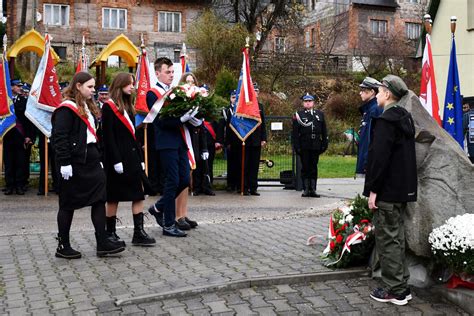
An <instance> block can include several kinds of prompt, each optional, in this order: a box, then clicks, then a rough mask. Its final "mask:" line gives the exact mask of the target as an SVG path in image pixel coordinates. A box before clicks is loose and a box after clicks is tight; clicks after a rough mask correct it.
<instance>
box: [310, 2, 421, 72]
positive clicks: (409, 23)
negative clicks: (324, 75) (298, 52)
mask: <svg viewBox="0 0 474 316" xmlns="http://www.w3.org/2000/svg"><path fill="white" fill-rule="evenodd" d="M303 2H304V5H305V7H306V16H305V19H304V22H303V24H304V29H305V31H304V38H305V39H304V40H305V46H306V48H307V49H308V50H309V51H311V52H314V53H316V54H326V55H339V57H337V58H344V56H345V57H346V60H345V62H346V64H347V68H348V70H362V69H363V66H364V65H362V64H364V63H371V62H373V61H374V60H375V59H376V58H375V57H376V55H383V54H388V53H390V51H391V52H393V53H394V55H395V56H402V55H405V56H414V55H415V51H416V46H417V43H418V40H419V38H420V36H421V33H422V18H423V15H424V13H425V12H426V11H425V10H426V7H427V0H324V1H320V0H303ZM402 48H403V49H402ZM395 51H397V52H396V53H395Z"/></svg>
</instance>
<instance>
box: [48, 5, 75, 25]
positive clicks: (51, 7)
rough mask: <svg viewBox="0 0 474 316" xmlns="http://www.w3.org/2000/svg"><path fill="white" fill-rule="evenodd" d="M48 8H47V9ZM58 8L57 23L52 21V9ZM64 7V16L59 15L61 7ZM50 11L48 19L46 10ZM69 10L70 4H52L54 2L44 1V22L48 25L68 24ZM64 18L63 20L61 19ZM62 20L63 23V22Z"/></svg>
mask: <svg viewBox="0 0 474 316" xmlns="http://www.w3.org/2000/svg"><path fill="white" fill-rule="evenodd" d="M47 8H49V10H48V9H47ZM55 8H58V9H59V12H58V13H59V20H58V22H57V23H53V22H54V18H55V16H54V11H55V10H54V9H55ZM63 8H65V9H66V14H65V17H62V16H61V12H62V9H63ZM47 11H49V12H50V16H49V20H48V16H47V15H46V12H47ZM69 12H70V6H69V5H67V4H54V3H45V4H43V15H44V24H47V25H50V26H69ZM63 18H64V20H65V21H62V19H63ZM63 22H64V24H63Z"/></svg>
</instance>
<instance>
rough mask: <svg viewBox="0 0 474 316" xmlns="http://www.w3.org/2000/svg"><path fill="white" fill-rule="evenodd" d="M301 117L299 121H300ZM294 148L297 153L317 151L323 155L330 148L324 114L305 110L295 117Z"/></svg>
mask: <svg viewBox="0 0 474 316" xmlns="http://www.w3.org/2000/svg"><path fill="white" fill-rule="evenodd" d="M298 117H299V119H298ZM292 141H293V147H294V148H295V151H297V152H298V151H300V150H304V149H308V150H316V151H319V153H321V154H322V153H323V152H325V151H326V149H327V148H328V133H327V128H326V119H325V118H324V114H323V112H321V111H319V110H316V109H313V114H311V111H310V110H307V109H303V110H300V111H298V112H296V114H295V116H294V117H293V133H292Z"/></svg>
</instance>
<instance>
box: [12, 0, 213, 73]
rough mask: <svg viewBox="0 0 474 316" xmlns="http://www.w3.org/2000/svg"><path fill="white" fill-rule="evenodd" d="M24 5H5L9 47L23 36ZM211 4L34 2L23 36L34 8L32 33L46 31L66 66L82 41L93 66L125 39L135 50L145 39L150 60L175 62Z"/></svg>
mask: <svg viewBox="0 0 474 316" xmlns="http://www.w3.org/2000/svg"><path fill="white" fill-rule="evenodd" d="M22 2H23V1H22V0H11V1H7V5H6V10H5V11H6V12H4V14H5V13H6V15H7V16H8V24H7V25H8V30H7V32H8V33H7V35H8V37H9V42H10V44H11V43H12V42H14V41H15V40H16V39H18V37H19V36H20V21H21V12H22ZM34 2H35V4H33V3H34ZM207 4H208V1H205V0H194V1H192V0H188V1H185V0H162V1H157V0H102V1H99V0H69V1H67V0H35V1H28V7H27V11H26V27H25V30H29V29H31V28H32V27H33V22H34V19H33V18H32V17H33V11H34V10H33V9H32V6H33V5H36V12H37V14H36V17H37V18H36V20H37V22H36V25H35V26H34V27H35V29H36V30H38V31H39V32H40V33H41V34H44V32H45V29H46V26H47V30H48V32H49V34H51V35H52V37H53V41H52V46H53V48H54V49H55V51H56V52H57V53H58V55H59V56H60V57H61V60H63V61H64V60H69V61H73V62H76V60H77V59H78V55H79V52H80V49H81V42H82V36H83V35H85V38H86V47H87V52H88V54H89V56H90V58H91V60H93V59H94V58H95V57H96V56H97V55H98V54H99V53H100V51H101V50H102V49H103V48H104V47H105V46H106V45H107V44H109V43H110V42H111V41H112V40H113V39H114V38H116V37H117V36H119V35H120V34H122V33H123V34H125V35H126V36H127V38H128V39H130V41H131V42H133V43H134V44H135V45H136V46H137V47H139V46H140V36H141V34H143V37H144V39H145V43H146V46H147V50H148V54H149V58H150V60H153V59H155V58H156V57H157V56H168V57H170V58H171V59H172V60H174V61H176V62H177V61H178V60H179V52H180V49H181V44H182V43H183V42H184V41H185V37H186V29H187V27H188V25H189V24H190V23H191V22H192V21H193V20H195V19H196V18H197V16H198V15H199V13H200V12H201V11H202V10H203V8H204V7H205V6H206V5H207ZM188 53H189V54H190V55H191V56H190V63H191V66H192V63H193V61H194V60H195V58H194V59H193V58H192V57H193V52H192V50H191V51H188Z"/></svg>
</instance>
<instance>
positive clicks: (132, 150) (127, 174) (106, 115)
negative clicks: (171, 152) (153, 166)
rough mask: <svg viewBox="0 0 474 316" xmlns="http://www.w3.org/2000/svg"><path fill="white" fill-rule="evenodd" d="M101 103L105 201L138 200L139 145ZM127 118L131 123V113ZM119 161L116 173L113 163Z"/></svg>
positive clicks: (108, 106) (141, 192)
mask: <svg viewBox="0 0 474 316" xmlns="http://www.w3.org/2000/svg"><path fill="white" fill-rule="evenodd" d="M111 106H114V105H111V104H104V106H103V107H102V135H103V143H104V167H105V172H106V175H107V201H111V202H118V201H138V200H143V199H144V198H145V196H144V193H143V185H142V173H143V169H142V166H141V163H142V162H143V155H142V152H141V148H140V145H139V144H138V142H137V141H136V140H135V138H133V135H132V133H131V132H130V130H129V129H128V128H127V127H126V126H125V125H124V123H123V122H122V121H121V120H120V119H119V118H118V117H117V115H116V114H115V113H114V112H113V111H112V109H111V108H110V107H111ZM129 117H130V120H131V121H132V123H133V124H135V122H134V121H135V119H134V116H133V115H130V116H129ZM120 162H121V163H122V165H123V173H122V174H118V173H117V172H116V171H115V169H114V165H115V164H117V163H120Z"/></svg>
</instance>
